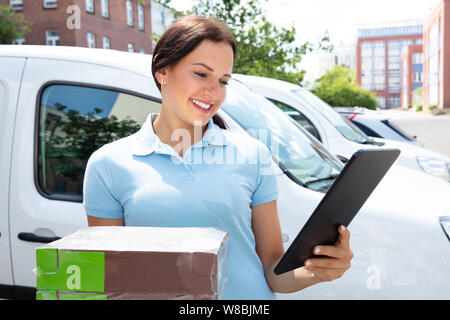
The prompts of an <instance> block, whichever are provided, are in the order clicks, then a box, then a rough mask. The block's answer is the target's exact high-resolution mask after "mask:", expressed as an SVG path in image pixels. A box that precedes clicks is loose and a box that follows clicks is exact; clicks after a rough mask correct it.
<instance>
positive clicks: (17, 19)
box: [0, 5, 31, 44]
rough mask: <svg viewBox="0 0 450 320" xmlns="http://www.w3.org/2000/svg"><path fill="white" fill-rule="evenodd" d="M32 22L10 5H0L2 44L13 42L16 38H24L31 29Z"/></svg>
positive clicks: (0, 40)
mask: <svg viewBox="0 0 450 320" xmlns="http://www.w3.org/2000/svg"><path fill="white" fill-rule="evenodd" d="M30 27H31V22H29V21H27V20H25V17H24V16H23V15H22V14H20V13H16V12H14V10H13V9H11V7H10V6H1V5H0V44H11V43H12V42H13V40H14V39H18V38H23V37H24V36H25V34H26V33H27V32H28V31H29V30H30Z"/></svg>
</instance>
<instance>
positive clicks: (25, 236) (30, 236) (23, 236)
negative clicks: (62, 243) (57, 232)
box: [18, 232, 61, 243]
mask: <svg viewBox="0 0 450 320" xmlns="http://www.w3.org/2000/svg"><path fill="white" fill-rule="evenodd" d="M18 237H19V239H20V240H23V241H29V242H41V243H50V242H53V241H56V240H59V239H61V238H60V237H42V236H37V235H35V234H34V233H29V232H21V233H19V235H18Z"/></svg>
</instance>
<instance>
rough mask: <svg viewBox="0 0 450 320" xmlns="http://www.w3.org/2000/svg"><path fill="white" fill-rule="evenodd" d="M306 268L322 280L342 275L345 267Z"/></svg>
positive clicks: (334, 278) (329, 279)
mask: <svg viewBox="0 0 450 320" xmlns="http://www.w3.org/2000/svg"><path fill="white" fill-rule="evenodd" d="M306 270H308V271H310V272H312V273H314V275H315V276H316V277H318V278H319V279H320V280H322V281H333V280H336V279H338V278H340V277H342V276H343V275H344V273H345V271H347V269H329V268H320V267H314V268H307V269H306Z"/></svg>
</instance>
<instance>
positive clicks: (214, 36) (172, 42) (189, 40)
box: [152, 15, 236, 129]
mask: <svg viewBox="0 0 450 320" xmlns="http://www.w3.org/2000/svg"><path fill="white" fill-rule="evenodd" d="M203 40H211V41H214V42H226V43H228V44H229V45H230V46H231V48H232V49H233V57H234V56H235V55H236V45H235V42H234V37H233V35H232V33H231V32H230V30H229V29H228V28H227V27H226V26H225V24H224V23H222V22H221V21H219V20H217V19H215V18H206V17H202V16H195V15H190V16H184V17H181V18H179V19H177V20H176V21H175V22H174V23H173V24H172V25H171V26H170V27H169V28H167V30H166V31H165V32H164V33H163V35H162V36H161V38H160V39H159V41H158V43H157V44H156V47H155V50H154V51H153V60H152V74H153V78H154V79H155V83H156V86H157V87H158V89H159V91H161V84H160V83H159V82H158V81H157V79H156V77H155V74H156V71H158V70H160V69H162V68H165V67H167V66H170V65H174V64H176V63H177V62H178V61H180V60H181V59H182V58H183V57H185V56H186V55H188V54H189V53H190V52H192V51H193V50H194V49H195V48H196V47H197V46H198V45H199V44H200V42H202V41H203ZM213 122H214V123H215V124H217V125H218V126H219V127H221V128H222V129H226V127H227V126H226V124H225V122H224V121H223V119H222V118H221V117H220V116H219V115H218V114H215V115H214V116H213Z"/></svg>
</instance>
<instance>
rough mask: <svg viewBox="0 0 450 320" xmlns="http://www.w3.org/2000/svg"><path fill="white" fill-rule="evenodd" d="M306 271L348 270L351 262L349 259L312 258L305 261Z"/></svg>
mask: <svg viewBox="0 0 450 320" xmlns="http://www.w3.org/2000/svg"><path fill="white" fill-rule="evenodd" d="M305 267H306V269H308V270H309V269H311V268H315V267H320V268H329V269H348V268H350V261H349V260H348V259H335V258H310V259H308V260H306V261H305Z"/></svg>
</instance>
